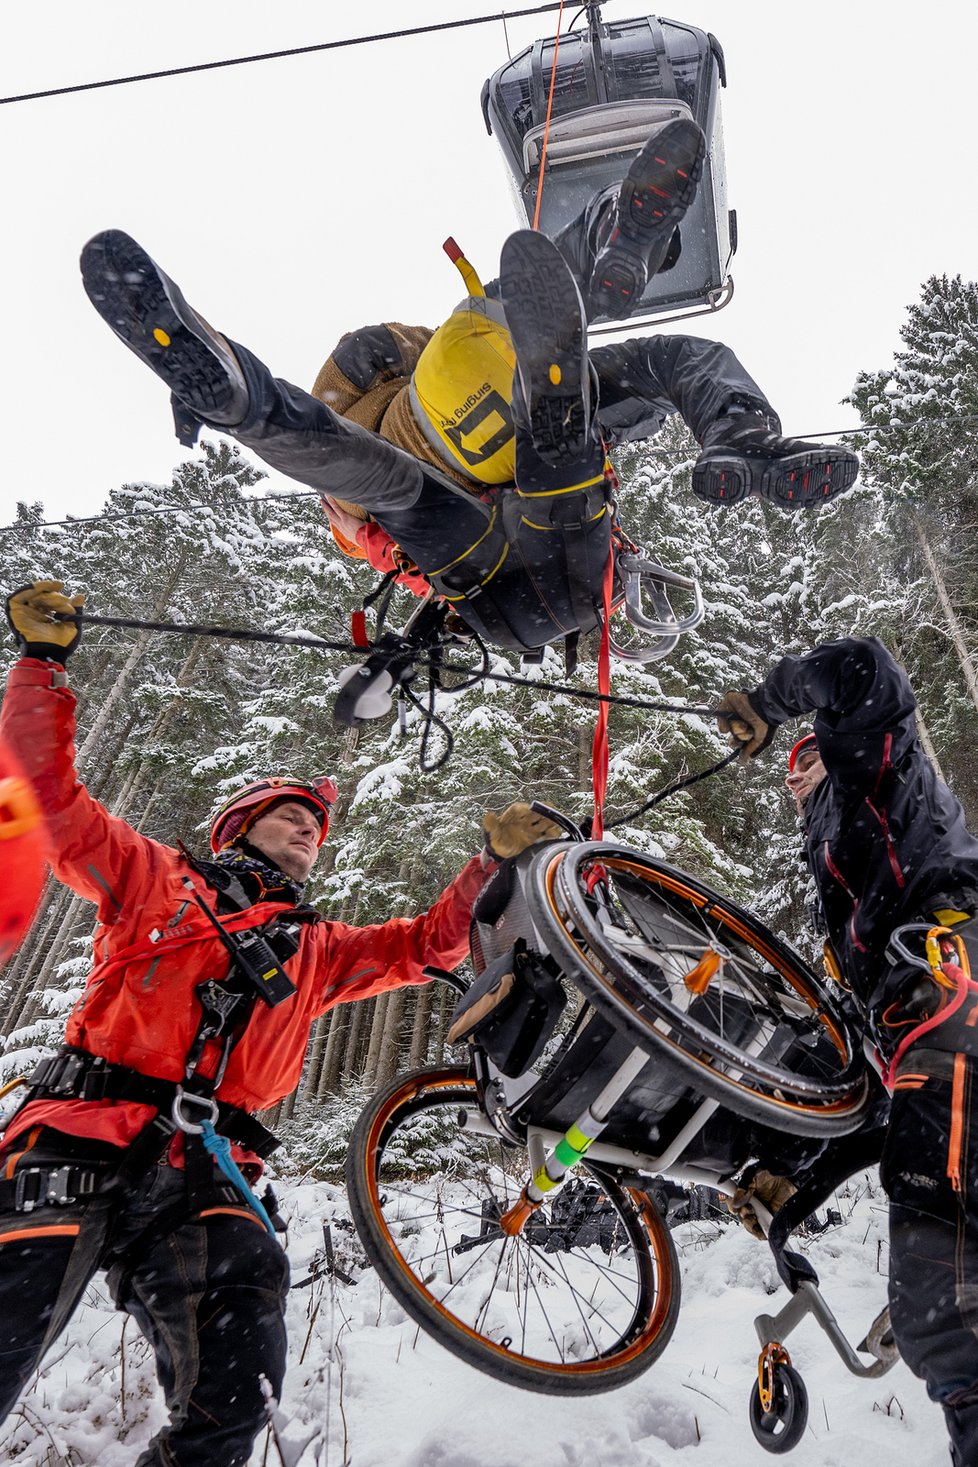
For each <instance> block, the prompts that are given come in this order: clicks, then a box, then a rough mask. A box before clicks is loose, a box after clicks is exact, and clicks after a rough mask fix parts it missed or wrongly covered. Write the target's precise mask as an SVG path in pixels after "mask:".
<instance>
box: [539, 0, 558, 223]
mask: <svg viewBox="0 0 978 1467" xmlns="http://www.w3.org/2000/svg"><path fill="white" fill-rule="evenodd" d="M563 18H564V0H560V9H559V11H558V12H557V31H556V34H555V35H554V64H553V66H552V67H551V68H550V91H549V93H548V95H547V116H546V120H545V122H544V124H543V148H542V149H541V152H540V173H539V175H538V177H537V206H536V208H535V209H534V211H533V228H534V229H539V228H540V203H541V200H542V199H543V170H544V168H545V167H546V164H547V139H548V138H549V136H550V114H551V112H552V111H553V105H554V87H555V86H556V84H557V52H558V51H559V50H560V23H561V21H562V20H563Z"/></svg>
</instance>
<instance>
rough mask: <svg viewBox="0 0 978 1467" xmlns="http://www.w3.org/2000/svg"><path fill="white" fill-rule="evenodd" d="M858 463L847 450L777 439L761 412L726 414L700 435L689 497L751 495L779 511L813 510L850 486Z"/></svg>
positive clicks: (722, 500)
mask: <svg viewBox="0 0 978 1467" xmlns="http://www.w3.org/2000/svg"><path fill="white" fill-rule="evenodd" d="M858 473H859V460H858V458H857V457H856V455H855V454H854V453H849V452H848V450H847V449H844V448H839V447H832V446H830V445H829V444H827V443H807V442H806V441H805V440H804V439H803V438H782V437H781V435H780V433H776V432H775V431H774V427H773V425H772V423H771V420H770V419H769V418H768V417H767V416H766V415H765V414H764V413H761V412H743V413H729V414H725V415H724V416H723V417H721V418H718V419H717V420H716V422H715V423H713V424H711V426H710V427H709V428H708V429H707V431H706V436H705V437H704V439H703V452H702V453H701V454H700V456H699V458H698V459H697V461H696V463H695V465H694V467H693V493H694V494H698V495H699V497H700V499H705V500H707V501H708V502H709V503H710V504H737V503H738V502H739V501H740V500H741V499H746V498H747V497H748V496H749V495H751V494H754V495H756V496H757V497H758V498H760V499H769V500H770V501H771V503H772V504H777V505H779V506H780V507H781V508H782V509H816V508H817V507H818V506H819V505H820V504H825V503H826V502H827V501H828V500H829V499H834V498H835V497H836V495H837V494H844V493H845V491H846V490H847V489H851V488H852V486H853V484H854V483H855V482H856V475H857V474H858Z"/></svg>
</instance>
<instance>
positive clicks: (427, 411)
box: [410, 239, 516, 484]
mask: <svg viewBox="0 0 978 1467" xmlns="http://www.w3.org/2000/svg"><path fill="white" fill-rule="evenodd" d="M445 251H446V253H447V254H448V256H449V258H450V259H451V260H452V261H453V263H454V264H455V265H456V266H457V267H458V269H459V271H460V272H461V275H462V278H463V280H464V281H465V284H466V286H467V287H468V291H469V294H468V296H467V297H466V299H465V300H463V301H462V302H460V304H459V305H458V306H456V308H455V310H454V311H453V312H452V314H451V315H450V316H449V318H448V320H447V321H446V322H445V323H444V324H443V325H442V326H440V327H439V328H438V330H437V331H436V332H435V334H434V336H433V337H432V338H431V340H430V341H429V342H428V345H427V346H426V347H425V349H424V351H423V352H422V353H421V356H420V357H419V358H418V364H417V366H416V367H415V369H414V375H413V376H412V378H411V386H410V400H411V408H412V411H413V413H414V417H415V419H416V421H417V424H418V426H419V428H420V429H421V431H422V433H423V434H424V435H425V438H426V439H427V441H428V443H429V444H430V445H431V447H432V448H434V449H435V450H436V451H437V452H438V453H439V454H440V455H441V457H442V458H444V459H445V460H446V461H447V462H448V463H450V464H451V465H452V467H453V468H454V469H456V470H461V472H462V473H463V474H465V475H466V476H467V477H468V478H471V479H473V480H474V481H475V482H477V483H480V484H511V483H512V482H513V480H514V478H515V477H516V440H515V435H514V432H513V418H512V413H511V411H510V399H511V397H512V392H513V372H514V370H515V367H516V356H515V354H514V352H513V342H512V338H511V337H510V334H509V330H508V329H507V326H506V317H505V315H504V313H503V308H502V305H501V304H500V302H499V301H495V300H490V299H489V298H488V297H487V296H486V293H485V289H484V287H483V285H482V282H481V281H480V279H479V277H478V275H477V274H476V272H475V270H474V269H473V268H472V266H471V265H470V264H469V262H468V260H466V258H465V256H464V255H463V254H462V251H461V250H460V249H459V247H458V245H457V244H456V243H455V241H454V240H451V239H450V240H447V241H446V243H445Z"/></svg>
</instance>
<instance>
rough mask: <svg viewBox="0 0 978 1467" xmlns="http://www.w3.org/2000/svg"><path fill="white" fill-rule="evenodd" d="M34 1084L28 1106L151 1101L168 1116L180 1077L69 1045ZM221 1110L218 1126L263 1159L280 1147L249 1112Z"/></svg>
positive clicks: (46, 1063) (223, 1105) (220, 1105)
mask: <svg viewBox="0 0 978 1467" xmlns="http://www.w3.org/2000/svg"><path fill="white" fill-rule="evenodd" d="M30 1086H31V1088H30V1090H29V1091H28V1093H27V1096H26V1098H25V1100H24V1102H23V1104H24V1105H27V1104H29V1103H30V1101H32V1100H128V1101H132V1102H133V1103H134V1104H136V1105H151V1106H153V1108H154V1109H155V1110H157V1111H159V1112H160V1113H161V1114H162V1115H165V1116H167V1117H169V1114H170V1111H171V1108H172V1106H173V1101H174V1098H175V1096H176V1093H177V1090H178V1089H179V1088H181V1087H180V1086H179V1084H178V1082H177V1081H175V1080H160V1079H158V1078H156V1077H155V1076H153V1075H144V1074H142V1073H141V1072H140V1071H139V1070H131V1069H129V1067H128V1066H127V1065H116V1064H111V1063H110V1062H109V1061H108V1060H104V1059H102V1058H101V1057H100V1056H99V1055H94V1054H89V1053H88V1052H87V1050H84V1049H74V1048H72V1047H71V1046H70V1045H65V1046H64V1047H63V1048H62V1049H61V1050H60V1051H59V1052H58V1053H57V1054H56V1055H53V1056H52V1057H51V1058H50V1059H46V1060H42V1061H41V1063H40V1065H39V1066H38V1067H37V1069H36V1070H35V1071H34V1074H33V1075H32V1076H31V1080H30ZM184 1088H186V1087H184ZM217 1108H218V1121H217V1126H216V1128H215V1129H216V1130H218V1131H219V1132H220V1134H221V1135H222V1136H227V1137H228V1139H229V1140H231V1141H234V1142H236V1143H237V1144H238V1145H239V1146H245V1147H247V1148H248V1150H249V1151H254V1152H255V1154H256V1155H257V1156H260V1157H263V1158H264V1157H266V1156H271V1154H272V1152H273V1151H274V1150H275V1149H276V1147H278V1146H280V1145H281V1142H280V1141H279V1140H278V1138H277V1137H276V1136H274V1135H273V1134H272V1132H271V1131H269V1130H268V1129H267V1128H266V1127H265V1126H263V1125H262V1124H261V1122H260V1121H256V1120H255V1118H254V1116H252V1115H249V1114H248V1112H247V1111H245V1110H241V1109H240V1108H239V1107H238V1106H236V1105H228V1104H227V1103H226V1102H225V1101H222V1100H219V1101H218V1102H217ZM134 1144H135V1143H134Z"/></svg>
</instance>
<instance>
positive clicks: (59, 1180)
mask: <svg viewBox="0 0 978 1467" xmlns="http://www.w3.org/2000/svg"><path fill="white" fill-rule="evenodd" d="M105 1174H106V1167H104V1166H102V1167H92V1166H59V1167H43V1166H34V1167H24V1168H22V1169H18V1170H17V1171H16V1172H15V1174H14V1177H13V1180H12V1181H9V1182H8V1181H2V1182H0V1207H8V1208H9V1207H12V1208H13V1209H14V1211H15V1212H33V1211H34V1208H35V1207H42V1206H44V1205H52V1206H58V1207H67V1206H69V1205H70V1204H71V1203H73V1202H84V1201H87V1199H88V1198H89V1197H94V1196H95V1193H96V1191H97V1190H98V1187H99V1183H100V1182H102V1181H103V1180H104V1178H105Z"/></svg>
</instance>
